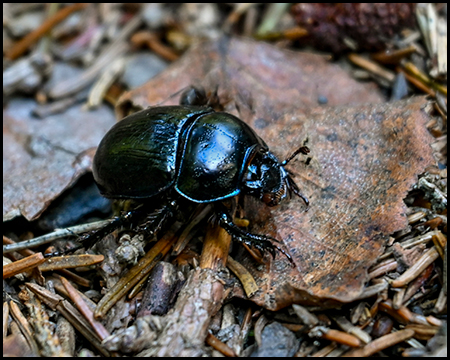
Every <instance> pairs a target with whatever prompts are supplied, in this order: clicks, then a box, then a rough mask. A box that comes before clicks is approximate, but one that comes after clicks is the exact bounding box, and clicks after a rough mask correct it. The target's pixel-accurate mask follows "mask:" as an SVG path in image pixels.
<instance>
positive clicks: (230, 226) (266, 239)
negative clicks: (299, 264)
mask: <svg viewBox="0 0 450 360" xmlns="http://www.w3.org/2000/svg"><path fill="white" fill-rule="evenodd" d="M215 210H216V214H217V218H218V221H219V225H220V226H221V227H222V228H224V229H225V230H226V231H227V232H228V233H229V234H230V235H231V236H232V237H233V238H234V239H235V240H237V241H239V242H242V243H244V244H246V245H248V246H251V247H254V248H256V249H258V250H259V251H261V252H263V253H264V252H265V251H268V252H269V253H270V254H271V255H272V257H273V258H275V249H276V250H278V251H280V252H281V253H283V254H284V255H285V256H286V257H287V258H288V260H289V261H290V262H291V263H292V264H293V262H292V258H291V256H290V255H289V254H288V253H286V252H285V251H284V250H283V249H281V248H280V247H278V246H277V245H274V244H272V241H275V242H279V241H278V240H277V239H275V238H273V237H271V236H268V235H259V234H252V233H249V232H247V231H245V230H242V229H241V228H239V227H238V226H237V225H236V224H235V223H234V222H233V218H232V217H231V214H230V212H229V211H228V209H227V208H226V207H225V206H224V205H223V204H221V203H218V204H215Z"/></svg>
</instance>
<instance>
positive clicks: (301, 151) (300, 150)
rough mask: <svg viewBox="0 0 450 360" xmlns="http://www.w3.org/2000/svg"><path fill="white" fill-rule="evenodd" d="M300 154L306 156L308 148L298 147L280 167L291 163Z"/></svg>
mask: <svg viewBox="0 0 450 360" xmlns="http://www.w3.org/2000/svg"><path fill="white" fill-rule="evenodd" d="M300 153H302V154H304V155H308V154H309V148H308V147H307V146H305V145H302V146H300V147H299V148H298V149H297V150H295V151H294V153H293V154H292V155H291V156H289V157H288V158H287V159H286V160H284V161H283V162H282V163H281V164H280V165H281V166H286V165H287V164H288V163H289V161H291V160H292V159H293V158H295V157H296V156H297V155H298V154H300Z"/></svg>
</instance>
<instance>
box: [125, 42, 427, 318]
mask: <svg viewBox="0 0 450 360" xmlns="http://www.w3.org/2000/svg"><path fill="white" fill-rule="evenodd" d="M193 84H194V85H202V86H204V87H205V88H206V90H207V91H209V92H214V90H215V89H218V94H219V98H220V99H221V101H222V103H225V104H226V108H227V109H226V110H227V111H229V112H234V113H236V111H235V109H234V108H235V107H237V108H238V109H239V114H238V115H239V116H240V118H241V119H243V120H244V121H246V122H247V123H249V124H250V125H251V126H252V127H253V128H254V129H255V130H256V131H257V133H258V134H259V135H260V136H261V137H262V138H263V139H264V140H265V141H266V142H267V143H268V145H269V147H270V148H271V150H272V151H273V152H274V153H275V154H276V155H277V156H278V157H279V158H280V159H283V158H285V157H287V156H288V155H289V154H290V153H291V152H293V151H294V150H295V149H297V148H298V147H299V146H300V145H301V144H302V143H303V141H304V140H305V139H306V138H308V139H309V142H308V146H309V147H310V149H311V155H312V156H313V160H312V162H311V164H310V165H308V166H307V165H305V163H304V162H303V161H301V160H300V159H296V160H294V161H293V162H292V163H291V164H289V169H290V170H291V171H292V172H293V173H294V174H296V175H297V176H296V181H297V183H298V185H299V186H300V188H301V190H302V192H303V194H305V195H306V196H308V197H309V199H310V201H311V208H310V210H309V212H307V213H305V212H304V206H303V205H302V202H301V201H300V200H299V199H293V200H292V201H291V202H289V203H288V204H285V205H282V206H280V207H278V208H276V209H269V208H267V207H265V206H264V205H263V204H261V203H259V202H258V201H254V200H251V199H250V201H247V204H246V206H245V209H246V214H247V216H248V217H249V219H250V220H251V224H252V231H253V232H259V233H264V234H269V235H272V236H275V237H277V238H278V239H282V241H283V242H284V245H285V246H286V247H287V250H288V252H289V253H290V254H291V255H292V257H293V259H294V262H295V263H296V265H297V266H296V267H295V268H292V267H291V266H290V264H289V262H288V261H287V260H286V258H285V257H283V256H277V259H276V261H274V262H271V263H270V265H267V266H266V267H263V268H262V269H261V268H259V269H257V268H256V267H255V265H254V262H253V261H251V260H248V258H246V259H247V260H245V259H244V260H243V259H241V261H243V262H244V263H246V265H247V266H248V267H249V268H251V271H252V272H253V275H255V277H256V278H257V280H258V282H259V286H260V288H261V290H260V292H259V293H257V294H256V295H255V296H254V297H253V298H252V300H253V301H255V302H256V303H258V304H259V305H263V306H264V307H266V308H268V309H271V310H276V309H279V308H281V307H284V306H287V305H289V304H291V303H316V304H321V305H326V304H327V303H330V304H331V303H332V302H334V301H335V300H338V301H343V302H347V301H351V300H352V299H354V298H355V297H357V296H359V295H360V294H361V292H362V291H363V288H364V283H365V281H366V280H367V269H368V268H369V267H370V266H371V265H372V264H373V263H374V261H375V260H376V258H377V257H378V255H379V254H381V252H382V249H383V246H384V244H385V241H386V239H387V236H388V234H390V233H392V232H394V231H396V230H398V229H401V228H403V227H404V226H405V225H406V223H407V220H406V216H404V215H403V213H404V210H405V209H404V204H403V201H402V199H403V197H404V196H405V195H406V193H407V191H408V190H409V189H410V188H411V186H412V185H413V184H414V182H415V181H416V180H417V178H416V176H417V175H418V174H420V173H421V172H422V171H423V170H424V169H425V167H426V166H427V165H429V164H430V163H431V162H432V161H433V159H432V156H431V148H430V146H429V143H430V140H431V137H430V135H429V134H428V133H427V130H426V128H425V123H426V121H427V116H426V114H425V113H424V112H423V111H422V108H423V107H424V106H425V104H426V101H425V100H424V99H423V98H417V99H413V100H410V101H405V102H398V103H390V104H373V103H379V102H381V101H382V97H381V95H379V94H378V93H377V92H376V91H375V88H374V87H373V85H372V84H361V83H358V82H356V81H355V80H353V79H352V78H351V77H350V76H349V75H348V74H347V73H346V72H345V71H343V70H342V69H341V68H339V67H338V66H337V65H334V64H330V63H329V62H327V61H326V59H324V58H323V57H320V56H318V55H312V54H302V53H296V52H291V51H284V50H279V49H277V48H275V47H272V46H270V45H267V44H263V43H253V42H251V41H246V40H236V39H233V40H222V41H219V42H218V43H215V44H202V45H201V46H198V47H196V48H193V49H192V50H191V51H189V53H188V54H186V55H185V56H184V57H183V58H182V59H181V60H180V61H179V62H178V63H176V64H174V65H173V66H172V67H170V68H169V69H168V70H167V71H165V72H164V73H162V74H161V75H160V76H158V77H157V78H155V79H154V80H152V81H150V82H149V83H147V84H146V85H144V86H143V87H141V88H138V89H136V90H134V91H131V92H129V93H128V94H126V95H125V96H124V97H123V98H122V102H121V106H120V107H119V109H118V111H119V113H121V114H124V113H125V112H126V109H127V108H129V107H130V106H140V107H146V106H149V105H155V104H163V103H164V104H176V103H177V102H178V97H177V96H171V95H173V94H175V93H177V92H179V91H180V90H182V89H183V88H185V87H187V86H189V85H193ZM319 97H325V98H327V99H328V104H330V105H352V106H346V107H334V108H333V107H317V102H318V99H319ZM365 102H367V103H372V105H365V106H362V105H358V104H361V103H365ZM247 200H248V199H247ZM255 208H256V209H255Z"/></svg>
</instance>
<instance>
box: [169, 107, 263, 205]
mask: <svg viewBox="0 0 450 360" xmlns="http://www.w3.org/2000/svg"><path fill="white" fill-rule="evenodd" d="M185 138H186V144H185V146H184V153H183V154H182V156H181V163H180V170H179V172H178V178H177V181H176V184H175V188H176V190H177V191H178V192H179V193H180V194H181V195H183V196H185V197H186V198H188V199H190V200H192V201H195V202H212V201H217V200H221V199H225V198H228V197H231V196H234V195H237V194H238V193H239V191H240V189H241V187H242V178H243V175H244V173H245V171H246V169H247V167H248V165H249V162H250V160H251V158H252V156H253V155H254V153H255V151H258V150H259V149H261V148H263V149H267V145H266V144H265V143H264V141H262V140H261V139H260V138H259V137H258V135H256V133H255V132H254V131H253V130H252V129H251V128H250V127H249V126H248V125H247V124H245V123H244V122H243V121H241V120H240V119H238V118H236V117H235V116H233V115H230V114H227V113H212V114H207V115H203V116H201V117H199V118H197V120H195V121H194V122H193V123H192V124H191V125H190V127H189V128H188V129H187V134H186V136H185Z"/></svg>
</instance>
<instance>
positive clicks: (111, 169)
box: [93, 92, 309, 259]
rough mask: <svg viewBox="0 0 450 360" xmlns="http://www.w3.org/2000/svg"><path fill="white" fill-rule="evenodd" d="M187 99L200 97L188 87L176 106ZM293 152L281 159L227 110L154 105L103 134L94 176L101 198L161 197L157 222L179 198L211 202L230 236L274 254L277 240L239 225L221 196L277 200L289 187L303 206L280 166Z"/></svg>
mask: <svg viewBox="0 0 450 360" xmlns="http://www.w3.org/2000/svg"><path fill="white" fill-rule="evenodd" d="M187 97H191V98H195V99H196V100H198V96H194V97H193V96H192V92H189V93H188V96H184V98H183V99H182V101H181V104H185V103H186V102H187V101H189V100H186V98H187ZM191 102H192V100H191ZM299 152H301V153H303V154H307V153H308V152H309V149H308V148H307V147H306V146H302V147H301V148H299V149H298V150H297V151H296V153H294V155H293V156H295V155H296V154H297V153H299ZM293 156H292V157H291V158H289V159H287V160H285V161H284V162H279V161H278V159H277V158H276V156H275V155H274V154H273V153H271V152H270V151H269V148H268V146H267V144H266V143H265V142H264V141H263V140H262V139H261V138H260V137H259V136H258V135H257V134H256V133H255V131H254V130H253V129H252V128H251V127H250V126H248V125H247V124H246V123H245V122H243V121H242V120H240V119H239V118H237V117H235V116H233V115H231V114H229V113H226V112H216V111H214V110H213V109H212V108H211V107H209V106H192V105H179V106H157V107H150V108H148V109H145V110H142V111H139V112H136V113H134V114H132V115H129V116H127V117H125V118H124V119H123V120H121V121H119V122H118V123H116V124H115V125H114V126H113V127H112V128H111V129H110V130H109V131H108V132H107V133H106V135H105V136H104V138H103V139H102V141H101V142H100V145H99V146H98V149H97V152H96V154H95V157H94V161H93V175H94V180H95V182H96V184H97V185H98V188H99V189H100V192H101V194H102V195H103V196H105V197H107V198H111V199H138V200H139V201H150V202H153V203H155V202H161V200H163V201H162V203H163V204H162V206H161V207H160V208H158V209H157V210H156V211H154V212H153V215H152V217H151V224H152V225H151V226H153V227H155V228H160V227H161V224H162V223H164V222H165V221H166V220H167V219H168V218H171V217H173V215H174V212H175V211H176V207H177V204H178V203H179V202H180V199H181V200H183V199H187V200H189V201H190V202H194V203H213V204H214V211H215V213H216V215H217V219H218V222H219V225H220V226H222V227H223V228H224V229H225V230H226V231H227V232H228V233H230V234H231V235H232V236H233V238H234V239H237V240H238V241H240V242H243V243H246V244H248V245H251V246H254V247H256V248H257V249H259V250H261V251H264V250H268V251H269V252H270V253H271V254H272V255H273V256H275V248H276V249H279V250H280V251H282V250H281V249H280V248H279V247H278V246H274V245H273V244H272V242H271V240H272V241H277V240H276V239H274V238H272V237H270V236H267V235H257V234H251V233H248V232H246V231H244V230H242V229H240V228H239V227H237V226H236V225H235V224H234V223H233V220H232V216H231V213H230V210H229V209H228V208H227V207H226V206H225V205H224V202H226V201H227V200H228V199H231V198H233V197H235V196H236V195H238V194H239V193H241V192H242V193H245V194H250V195H252V196H255V197H257V198H258V199H260V200H261V201H263V202H264V203H265V204H267V205H269V206H275V205H277V204H279V203H280V201H282V200H283V199H285V198H289V197H291V195H292V193H294V194H296V195H297V196H299V197H301V198H302V199H303V201H304V202H305V203H306V205H308V204H309V202H308V200H307V198H306V197H305V196H303V195H302V194H301V193H300V191H299V188H298V187H297V185H296V184H295V182H294V181H293V180H292V178H291V176H290V174H289V173H288V172H287V171H286V170H285V168H284V166H285V165H286V164H287V163H288V162H289V161H290V160H291V159H292V158H293ZM127 216H131V213H127ZM121 221H122V220H120V219H118V220H117V221H116V223H115V224H111V226H110V228H109V229H107V230H105V231H104V232H110V231H112V230H111V229H112V228H113V227H117V224H120V223H121ZM148 223H149V220H148V219H147V220H146V224H147V227H148V226H149V225H148ZM283 253H284V254H285V255H286V256H288V258H289V259H290V257H289V255H288V254H286V253H285V252H284V251H283Z"/></svg>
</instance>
